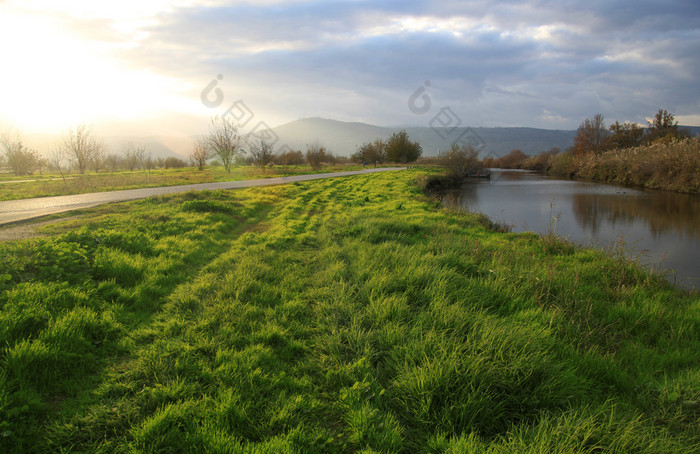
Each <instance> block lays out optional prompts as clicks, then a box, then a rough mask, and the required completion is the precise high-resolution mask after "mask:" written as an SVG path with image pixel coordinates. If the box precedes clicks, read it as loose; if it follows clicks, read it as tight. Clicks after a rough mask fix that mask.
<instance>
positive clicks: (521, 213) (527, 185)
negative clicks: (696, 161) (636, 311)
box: [445, 171, 700, 288]
mask: <svg viewBox="0 0 700 454" xmlns="http://www.w3.org/2000/svg"><path fill="white" fill-rule="evenodd" d="M445 204H447V205H451V206H455V207H462V208H464V209H468V210H472V211H480V212H482V213H484V214H486V215H487V216H489V217H490V218H491V219H493V220H494V221H496V222H500V223H505V224H507V225H511V226H512V227H513V231H516V232H522V231H535V232H538V233H541V234H545V233H547V232H548V231H549V230H551V229H554V230H555V232H556V233H557V234H558V235H560V236H562V237H565V238H568V239H569V240H571V241H574V242H576V243H579V244H584V245H594V246H596V247H611V246H613V244H614V243H615V242H616V241H617V240H618V239H619V238H620V237H623V238H624V240H625V242H626V244H628V245H631V250H632V253H636V254H643V260H642V262H643V263H644V264H646V265H647V266H650V267H652V268H654V269H656V270H667V271H668V270H673V273H675V274H670V280H672V281H673V280H674V279H675V281H676V283H677V284H679V285H681V286H683V287H686V288H692V287H695V288H698V287H700V196H698V195H689V194H676V193H672V192H661V191H640V190H635V189H629V188H624V187H620V186H612V185H604V184H596V183H585V182H576V181H566V180H557V179H552V178H548V177H545V176H541V175H537V174H533V173H530V172H521V171H496V172H494V174H493V177H492V179H491V180H490V181H478V182H472V183H468V184H466V185H464V186H463V187H462V189H461V190H460V191H459V193H458V194H457V195H455V194H454V193H453V194H452V195H450V196H447V197H445Z"/></svg>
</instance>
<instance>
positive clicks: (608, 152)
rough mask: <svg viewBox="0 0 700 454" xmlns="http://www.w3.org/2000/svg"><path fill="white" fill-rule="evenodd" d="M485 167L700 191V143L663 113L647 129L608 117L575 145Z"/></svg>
mask: <svg viewBox="0 0 700 454" xmlns="http://www.w3.org/2000/svg"><path fill="white" fill-rule="evenodd" d="M483 164H484V166H485V167H492V168H504V169H526V170H534V171H537V172H540V173H545V174H548V175H553V176H557V177H564V178H578V179H585V180H592V181H599V182H608V183H616V184H624V185H631V186H643V187H647V188H654V189H665V190H671V191H677V192H688V193H697V192H700V172H698V169H700V139H699V138H697V137H695V138H693V137H691V136H690V134H689V132H688V130H686V129H682V128H680V127H679V126H678V122H677V121H676V120H675V117H674V115H673V114H672V113H669V112H668V111H667V110H665V109H659V111H658V112H657V113H656V115H654V118H653V119H652V120H650V121H649V122H648V125H647V127H643V126H641V125H638V124H636V123H632V122H624V123H620V122H618V121H616V122H615V123H613V124H611V125H610V126H609V127H608V126H606V125H605V121H604V118H603V115H601V114H597V115H594V116H593V117H591V118H587V119H585V120H584V121H583V122H582V123H581V125H580V126H579V128H578V130H577V131H576V136H575V138H574V143H573V145H572V146H571V147H570V148H569V149H568V150H566V151H565V152H562V151H561V150H559V149H558V148H552V149H550V150H547V151H545V152H542V153H540V154H539V155H536V156H528V155H526V154H525V153H523V152H522V151H520V150H517V149H516V150H512V151H511V152H510V153H508V154H507V155H505V156H502V157H500V158H493V159H492V158H487V159H484V161H483Z"/></svg>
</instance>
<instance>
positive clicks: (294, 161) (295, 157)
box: [275, 150, 304, 166]
mask: <svg viewBox="0 0 700 454" xmlns="http://www.w3.org/2000/svg"><path fill="white" fill-rule="evenodd" d="M275 162H276V163H277V164H279V165H283V166H294V165H300V164H303V163H304V153H302V152H301V151H300V150H287V151H285V152H283V153H280V154H279V155H277V156H276V157H275Z"/></svg>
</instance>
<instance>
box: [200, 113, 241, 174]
mask: <svg viewBox="0 0 700 454" xmlns="http://www.w3.org/2000/svg"><path fill="white" fill-rule="evenodd" d="M242 140H243V139H242V138H241V136H240V135H239V134H238V127H237V126H236V125H235V124H233V122H232V121H230V120H227V119H226V118H224V117H218V116H217V117H214V118H212V120H211V124H210V125H209V136H208V137H207V148H208V150H209V153H210V155H211V156H213V157H216V158H218V160H219V161H220V162H221V164H223V166H224V169H226V172H227V173H231V166H232V165H233V163H234V162H235V160H236V158H237V157H238V156H239V155H240V154H241V153H242V152H243V151H242V149H241V144H242Z"/></svg>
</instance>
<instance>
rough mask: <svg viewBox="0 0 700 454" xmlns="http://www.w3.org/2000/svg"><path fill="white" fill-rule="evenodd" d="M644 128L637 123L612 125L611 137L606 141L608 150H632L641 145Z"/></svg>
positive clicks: (627, 122)
mask: <svg viewBox="0 0 700 454" xmlns="http://www.w3.org/2000/svg"><path fill="white" fill-rule="evenodd" d="M643 135H644V128H643V127H641V126H639V125H638V124H637V123H632V122H631V121H626V122H624V123H620V122H619V121H616V122H615V123H613V124H611V125H610V136H609V137H608V138H607V141H606V148H608V149H617V148H632V147H636V146H637V145H639V144H641V142H642V136H643Z"/></svg>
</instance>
